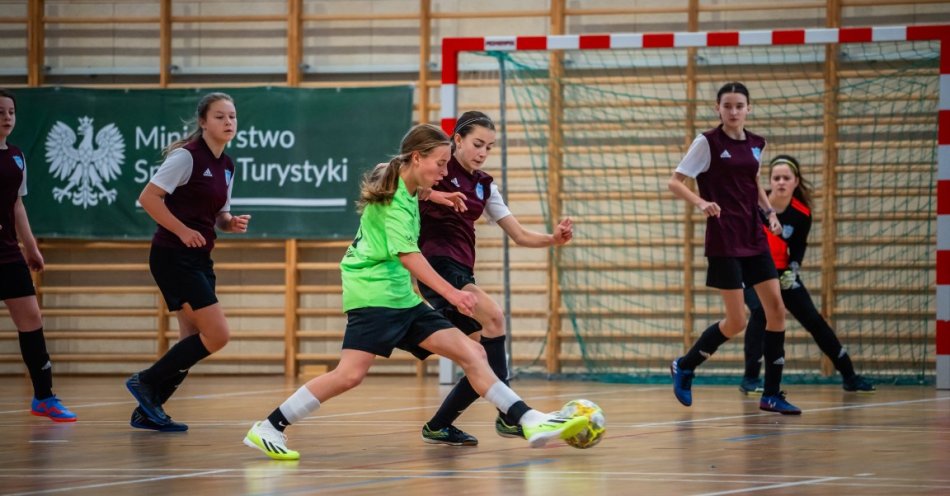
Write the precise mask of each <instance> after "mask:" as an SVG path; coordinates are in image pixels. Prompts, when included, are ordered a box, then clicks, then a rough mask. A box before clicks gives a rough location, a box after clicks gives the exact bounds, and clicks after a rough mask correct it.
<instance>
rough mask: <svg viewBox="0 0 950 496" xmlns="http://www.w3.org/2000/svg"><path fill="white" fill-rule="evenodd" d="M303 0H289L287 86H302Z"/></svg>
mask: <svg viewBox="0 0 950 496" xmlns="http://www.w3.org/2000/svg"><path fill="white" fill-rule="evenodd" d="M302 2H303V0H287V86H291V87H296V86H300V81H301V76H302V75H301V64H302V63H303V21H302V20H301V13H302V12H301V10H303V4H302Z"/></svg>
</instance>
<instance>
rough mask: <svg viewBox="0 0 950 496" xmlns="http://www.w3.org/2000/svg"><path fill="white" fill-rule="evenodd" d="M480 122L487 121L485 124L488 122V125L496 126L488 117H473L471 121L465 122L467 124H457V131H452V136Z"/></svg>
mask: <svg viewBox="0 0 950 496" xmlns="http://www.w3.org/2000/svg"><path fill="white" fill-rule="evenodd" d="M478 121H485V122H487V123H489V124H494V122H492V120H491V119H489V118H488V117H472V118H471V119H469V120H467V121H465V122H463V123H461V124H456V125H455V129H454V130H453V131H452V134H458V132H459V131H461V130H462V129H465V128H466V127H468V126H469V125H470V124H474V123H476V122H478Z"/></svg>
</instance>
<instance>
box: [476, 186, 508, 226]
mask: <svg viewBox="0 0 950 496" xmlns="http://www.w3.org/2000/svg"><path fill="white" fill-rule="evenodd" d="M482 215H484V216H485V217H487V218H488V220H490V221H491V222H496V223H497V222H498V221H500V220H501V219H504V218H505V217H508V216H509V215H511V210H509V209H508V205H505V199H504V198H502V197H501V192H500V191H498V186H496V185H495V183H492V184H491V194H489V195H488V203H486V204H485V211H484V212H482Z"/></svg>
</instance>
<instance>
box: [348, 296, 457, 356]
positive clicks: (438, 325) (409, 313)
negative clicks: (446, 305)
mask: <svg viewBox="0 0 950 496" xmlns="http://www.w3.org/2000/svg"><path fill="white" fill-rule="evenodd" d="M452 327H454V326H453V325H452V324H451V323H450V322H449V321H448V320H446V319H445V317H443V316H442V314H441V313H439V312H437V311H435V310H433V309H432V307H430V306H429V305H426V304H425V303H420V304H418V305H416V306H414V307H410V308H387V307H364V308H354V309H353V310H350V311H349V312H346V332H345V333H344V334H343V349H344V350H359V351H365V352H367V353H372V354H374V355H379V356H383V357H386V358H389V355H391V354H392V352H393V350H394V349H396V348H399V349H400V350H406V351H408V352H409V353H412V354H413V355H415V357H416V358H418V359H420V360H424V359H425V358H426V357H428V356H429V355H431V354H432V352H430V351H428V350H425V349H423V348H422V347H420V346H419V343H421V342H423V341H425V340H426V338H428V337H429V336H431V335H433V334H435V333H436V332H438V331H441V330H442V329H451V328H452Z"/></svg>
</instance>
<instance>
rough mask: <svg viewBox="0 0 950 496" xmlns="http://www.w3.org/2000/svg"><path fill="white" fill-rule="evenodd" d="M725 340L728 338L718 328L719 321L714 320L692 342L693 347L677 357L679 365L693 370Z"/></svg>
mask: <svg viewBox="0 0 950 496" xmlns="http://www.w3.org/2000/svg"><path fill="white" fill-rule="evenodd" d="M726 341H729V338H727V337H726V336H725V335H724V334H723V333H722V331H720V330H719V322H716V323H715V324H713V325H711V326H709V327H707V328H706V330H705V331H703V334H702V335H701V336H699V339H697V340H696V342H695V343H693V347H692V348H690V349H689V351H687V352H686V354H685V355H683V357H682V358H680V359H679V367H680V368H681V369H683V370H693V369H695V368H696V367H699V365H700V364H702V363H703V362H705V361H706V359H707V358H709V357H710V356H712V354H713V353H715V352H716V350H718V349H719V347H720V346H722V343H725V342H726Z"/></svg>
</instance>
